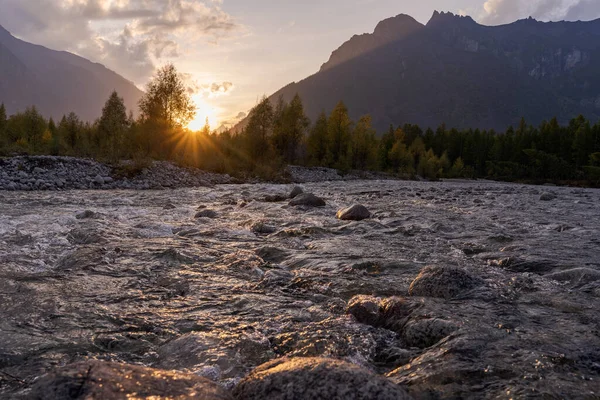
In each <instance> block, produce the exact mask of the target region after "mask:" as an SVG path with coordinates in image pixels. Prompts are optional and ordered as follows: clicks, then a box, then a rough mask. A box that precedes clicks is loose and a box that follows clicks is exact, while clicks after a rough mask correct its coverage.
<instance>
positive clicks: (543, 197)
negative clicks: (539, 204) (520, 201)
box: [540, 192, 556, 201]
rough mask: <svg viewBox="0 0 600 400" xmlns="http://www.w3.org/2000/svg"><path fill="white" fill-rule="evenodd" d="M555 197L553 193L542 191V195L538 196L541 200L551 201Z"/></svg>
mask: <svg viewBox="0 0 600 400" xmlns="http://www.w3.org/2000/svg"><path fill="white" fill-rule="evenodd" d="M555 199H556V195H555V194H554V193H548V192H545V193H542V195H541V196H540V200H541V201H552V200H555Z"/></svg>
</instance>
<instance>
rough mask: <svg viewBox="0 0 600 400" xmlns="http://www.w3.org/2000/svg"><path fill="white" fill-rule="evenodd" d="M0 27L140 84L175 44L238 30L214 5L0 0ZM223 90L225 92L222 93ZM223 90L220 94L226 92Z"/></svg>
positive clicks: (172, 0)
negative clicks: (104, 67) (87, 60)
mask: <svg viewBox="0 0 600 400" xmlns="http://www.w3.org/2000/svg"><path fill="white" fill-rule="evenodd" d="M2 3H3V4H2V13H0V25H3V26H4V27H5V28H7V29H8V30H9V31H11V32H12V33H13V34H15V35H16V36H18V37H21V38H23V39H25V40H28V41H31V42H34V43H39V44H42V45H45V46H47V47H50V48H54V49H57V50H68V51H72V52H75V53H77V54H80V55H82V56H83V57H86V58H89V59H91V60H93V61H96V62H100V63H103V64H105V65H106V66H107V67H109V68H111V69H114V70H116V71H117V72H119V73H121V74H123V75H124V76H126V77H127V78H129V79H131V80H133V81H136V82H138V83H143V82H145V80H146V79H147V78H148V77H150V76H151V74H152V72H153V71H154V70H155V67H156V64H157V63H160V62H161V60H162V59H165V58H176V57H178V56H179V54H180V49H179V45H178V43H179V42H180V41H185V42H186V43H195V42H198V41H202V40H204V41H206V42H209V43H218V42H219V41H220V40H223V39H225V38H229V37H231V36H234V35H235V33H236V32H237V31H239V30H241V28H242V27H241V26H240V25H239V24H238V22H237V21H236V20H235V19H234V18H233V17H231V16H230V15H229V14H227V13H226V12H224V11H223V10H222V9H221V4H222V1H220V0H203V1H202V0H36V1H23V0H2ZM227 90H228V89H227ZM227 90H225V92H226V91H227Z"/></svg>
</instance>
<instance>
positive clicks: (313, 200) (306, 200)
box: [290, 193, 326, 207]
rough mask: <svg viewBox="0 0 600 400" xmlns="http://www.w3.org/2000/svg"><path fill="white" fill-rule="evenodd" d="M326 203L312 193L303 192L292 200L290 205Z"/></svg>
mask: <svg viewBox="0 0 600 400" xmlns="http://www.w3.org/2000/svg"><path fill="white" fill-rule="evenodd" d="M325 205H326V203H325V200H323V199H322V198H320V197H317V196H315V195H314V194H312V193H302V194H299V195H298V196H296V197H295V198H293V199H292V201H290V206H294V207H295V206H307V207H325Z"/></svg>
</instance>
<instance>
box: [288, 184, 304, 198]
mask: <svg viewBox="0 0 600 400" xmlns="http://www.w3.org/2000/svg"><path fill="white" fill-rule="evenodd" d="M302 193H304V189H302V188H301V187H300V186H294V188H293V189H292V191H291V192H290V199H294V198H296V197H297V196H299V195H301V194H302Z"/></svg>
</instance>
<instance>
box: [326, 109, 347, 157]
mask: <svg viewBox="0 0 600 400" xmlns="http://www.w3.org/2000/svg"><path fill="white" fill-rule="evenodd" d="M351 131H352V121H351V120H350V117H349V116H348V109H347V108H346V106H345V105H344V103H343V102H341V101H340V102H339V103H338V104H337V105H336V106H335V108H334V109H333V111H332V112H331V114H330V116H329V120H328V121H327V136H328V152H327V153H328V154H327V158H328V161H329V162H328V164H329V166H330V167H334V168H339V169H347V168H348V167H349V160H348V148H349V146H348V145H349V143H350V133H351Z"/></svg>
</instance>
